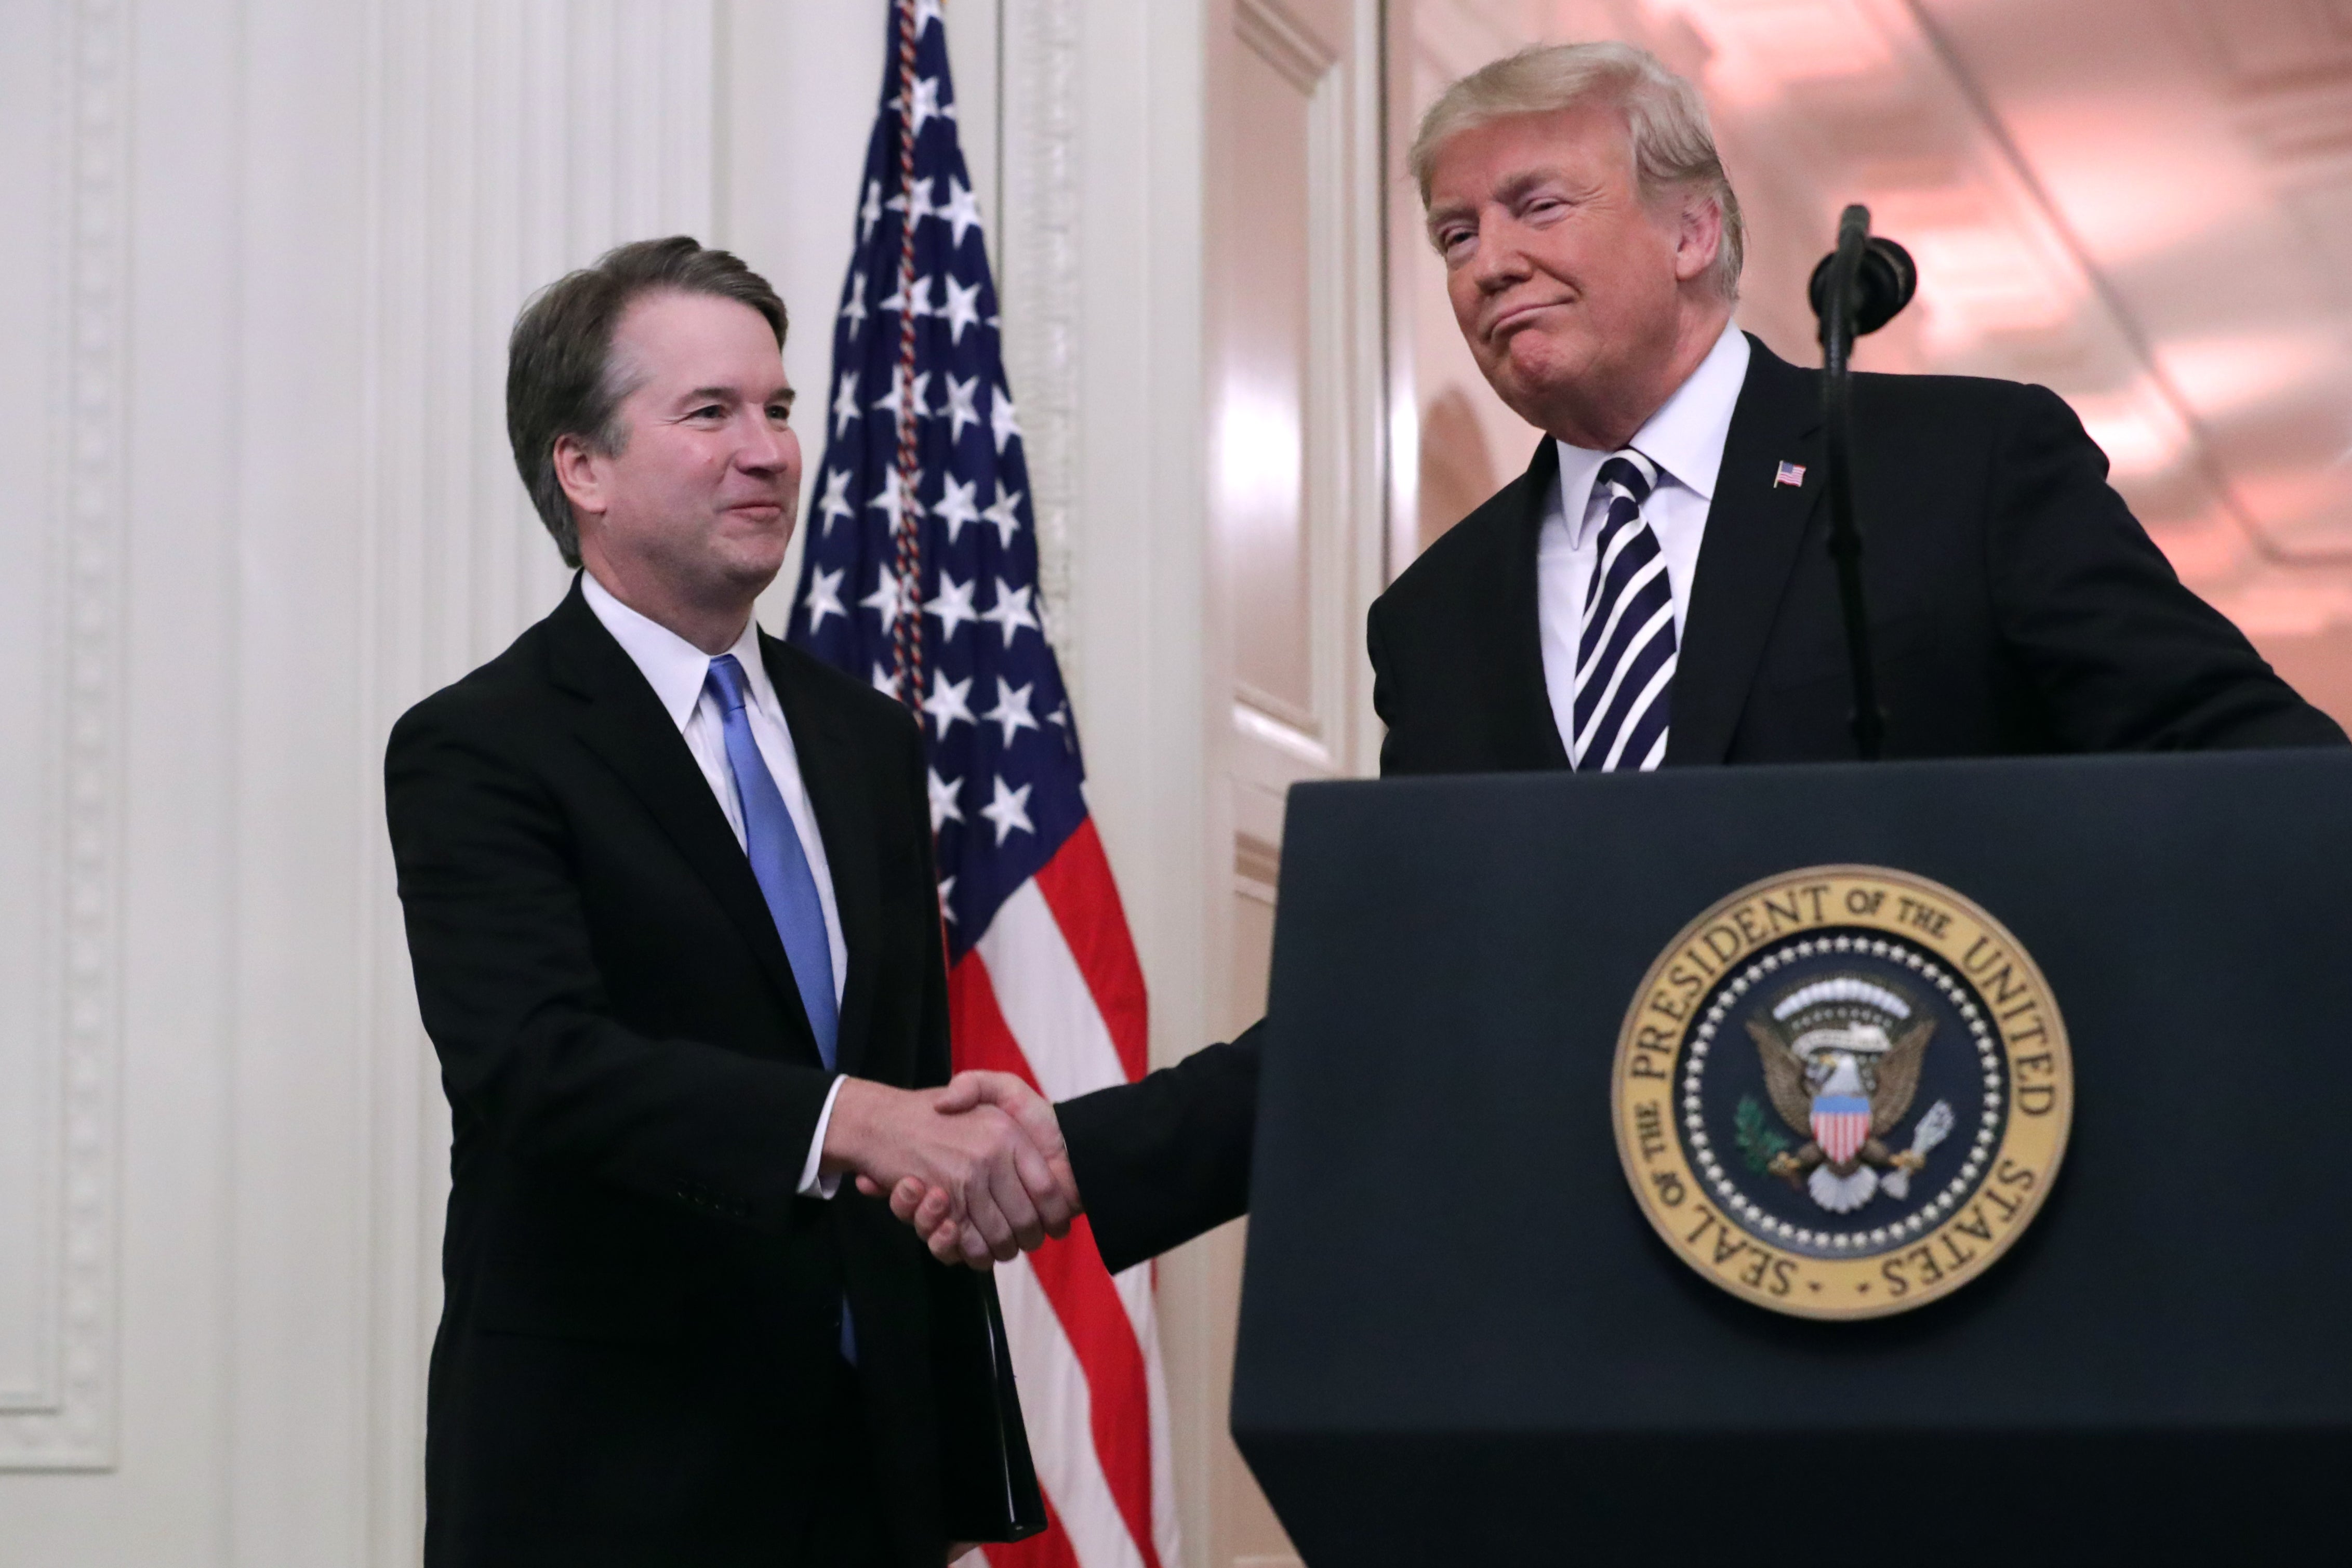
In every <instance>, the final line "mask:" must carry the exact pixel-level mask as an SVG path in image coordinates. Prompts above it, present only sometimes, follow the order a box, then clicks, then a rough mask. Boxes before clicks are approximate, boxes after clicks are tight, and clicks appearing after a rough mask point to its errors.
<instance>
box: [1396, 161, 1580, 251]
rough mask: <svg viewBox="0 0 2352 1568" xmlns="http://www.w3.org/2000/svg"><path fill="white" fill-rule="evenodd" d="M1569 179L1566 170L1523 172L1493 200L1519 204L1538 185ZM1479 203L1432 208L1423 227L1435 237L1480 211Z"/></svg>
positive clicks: (1499, 189)
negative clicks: (1520, 199) (1445, 225)
mask: <svg viewBox="0 0 2352 1568" xmlns="http://www.w3.org/2000/svg"><path fill="white" fill-rule="evenodd" d="M1567 179H1568V171H1567V170H1565V169H1549V168H1547V169H1528V170H1523V171H1522V172H1520V173H1518V174H1513V175H1511V176H1510V177H1509V178H1508V179H1507V180H1505V181H1504V182H1503V183H1502V184H1499V185H1497V186H1496V187H1495V191H1494V195H1493V198H1492V199H1494V200H1496V201H1499V202H1503V203H1506V204H1509V203H1513V202H1517V200H1519V198H1521V197H1522V196H1524V195H1527V194H1528V192H1529V191H1531V190H1533V189H1534V188H1535V187H1536V186H1538V185H1541V184H1548V183H1549V182H1551V181H1555V180H1558V181H1561V182H1563V183H1564V182H1566V181H1567ZM1478 205H1479V204H1478V203H1476V202H1475V201H1472V202H1451V203H1448V204H1447V205H1444V206H1441V207H1432V208H1431V209H1430V210H1429V216H1427V217H1425V218H1423V220H1422V224H1423V227H1425V228H1427V229H1428V230H1429V231H1430V233H1431V234H1432V235H1433V236H1434V235H1435V233H1436V231H1437V229H1438V228H1439V227H1440V226H1442V225H1444V224H1447V223H1451V222H1453V221H1454V220H1455V219H1457V218H1462V217H1466V216H1469V215H1470V214H1471V213H1473V212H1475V211H1476V210H1477V209H1478Z"/></svg>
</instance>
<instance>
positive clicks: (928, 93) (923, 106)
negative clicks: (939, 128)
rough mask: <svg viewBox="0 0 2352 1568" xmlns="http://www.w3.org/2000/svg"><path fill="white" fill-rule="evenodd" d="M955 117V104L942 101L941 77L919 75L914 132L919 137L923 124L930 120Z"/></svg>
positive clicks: (916, 84) (916, 81)
mask: <svg viewBox="0 0 2352 1568" xmlns="http://www.w3.org/2000/svg"><path fill="white" fill-rule="evenodd" d="M955 117H956V111H955V105H954V104H952V103H944V104H943V103H941V102H940V79H939V78H937V77H935V76H919V77H917V78H916V79H915V124H914V133H915V134H916V135H917V136H920V135H922V133H923V126H924V125H925V123H927V122H928V121H933V120H953V119H954V118H955Z"/></svg>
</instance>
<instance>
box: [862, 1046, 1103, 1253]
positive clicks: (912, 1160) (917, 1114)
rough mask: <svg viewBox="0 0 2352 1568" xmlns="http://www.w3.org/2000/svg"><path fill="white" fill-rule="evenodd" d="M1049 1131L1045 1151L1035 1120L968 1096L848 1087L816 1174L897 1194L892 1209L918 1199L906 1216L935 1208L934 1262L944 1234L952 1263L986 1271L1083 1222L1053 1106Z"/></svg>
mask: <svg viewBox="0 0 2352 1568" xmlns="http://www.w3.org/2000/svg"><path fill="white" fill-rule="evenodd" d="M966 1076H967V1077H971V1076H976V1075H966ZM987 1076H991V1077H997V1076H1003V1075H987ZM959 1081H961V1080H959ZM1012 1081H1013V1083H1015V1084H1016V1085H1019V1084H1020V1080H1019V1079H1013V1080H1012ZM1020 1087H1021V1088H1022V1089H1023V1090H1024V1092H1026V1088H1027V1086H1025V1085H1020ZM1031 1098H1033V1099H1034V1098H1035V1097H1034V1095H1033V1096H1031ZM1038 1103H1039V1104H1041V1105H1042V1104H1043V1103H1044V1102H1043V1101H1042V1100H1040V1101H1039V1102H1038ZM1045 1129H1046V1131H1045V1132H1044V1134H1043V1140H1044V1144H1045V1146H1043V1147H1041V1144H1040V1141H1039V1134H1038V1131H1037V1126H1036V1123H1035V1121H1034V1117H1033V1118H1031V1119H1029V1120H1028V1121H1020V1120H1016V1118H1015V1116H1014V1115H1013V1114H1009V1113H1008V1112H1007V1111H1005V1110H1002V1109H1000V1108H998V1107H997V1106H996V1105H994V1104H992V1103H987V1104H984V1103H982V1098H981V1097H979V1096H975V1095H974V1094H973V1092H972V1091H971V1089H969V1088H965V1089H957V1088H955V1087H953V1086H951V1087H950V1088H948V1089H893V1088H891V1087H889V1086H888V1085H887V1084H879V1083H873V1082H870V1081H868V1080H866V1079H845V1081H844V1082H843V1084H842V1086H841V1092H840V1093H839V1094H838V1095H837V1096H835V1100H834V1102H833V1117H832V1120H831V1121H829V1122H827V1123H826V1126H825V1134H824V1149H823V1151H822V1152H821V1153H820V1155H819V1162H820V1163H819V1169H821V1170H823V1171H825V1172H827V1173H850V1172H854V1173H856V1177H857V1185H858V1188H859V1190H860V1191H862V1192H866V1193H868V1194H880V1193H883V1192H890V1193H892V1194H893V1195H894V1201H893V1205H892V1206H893V1208H894V1210H895V1209H896V1208H897V1207H898V1205H897V1202H896V1194H897V1192H898V1190H899V1189H901V1188H908V1189H910V1190H914V1191H919V1192H920V1193H921V1194H924V1197H923V1198H919V1199H916V1200H914V1201H912V1202H910V1203H909V1204H908V1214H907V1215H901V1216H900V1217H902V1218H905V1217H908V1216H909V1215H912V1213H913V1212H914V1210H915V1209H916V1208H917V1207H919V1205H921V1204H922V1203H923V1202H924V1201H925V1200H926V1199H928V1200H929V1201H930V1202H931V1203H932V1205H933V1212H934V1213H936V1214H937V1215H939V1216H940V1218H939V1220H938V1221H937V1222H936V1223H935V1224H934V1225H933V1226H931V1227H930V1228H929V1229H927V1230H925V1231H924V1232H923V1235H924V1237H925V1238H926V1240H927V1241H929V1243H930V1245H931V1250H932V1251H933V1253H934V1254H940V1250H941V1249H940V1242H939V1240H938V1239H935V1233H936V1232H939V1231H941V1230H945V1231H946V1232H947V1233H948V1237H949V1239H950V1252H949V1253H948V1254H947V1255H945V1260H946V1261H951V1262H961V1263H968V1264H970V1265H971V1267H973V1268H987V1267H988V1266H989V1265H990V1263H991V1262H992V1261H999V1260H1003V1259H1005V1258H1011V1257H1013V1255H1014V1254H1015V1253H1017V1252H1021V1251H1024V1250H1034V1249H1035V1248H1036V1247H1041V1246H1043V1245H1044V1244H1045V1238H1046V1237H1049V1236H1054V1237H1058V1236H1062V1235H1064V1234H1066V1232H1067V1231H1068V1230H1069V1228H1070V1221H1071V1220H1072V1219H1073V1218H1074V1217H1076V1215H1077V1212H1078V1200H1077V1183H1076V1179H1075V1178H1073V1177H1072V1175H1071V1174H1070V1167H1069V1161H1068V1158H1067V1156H1066V1154H1065V1153H1064V1152H1063V1149H1062V1141H1061V1134H1060V1130H1059V1128H1058V1126H1055V1125H1054V1124H1053V1119H1052V1109H1051V1108H1050V1107H1047V1108H1046V1111H1045Z"/></svg>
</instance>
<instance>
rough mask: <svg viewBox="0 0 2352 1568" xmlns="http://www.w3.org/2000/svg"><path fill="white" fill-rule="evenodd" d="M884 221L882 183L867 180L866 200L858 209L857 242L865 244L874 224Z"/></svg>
mask: <svg viewBox="0 0 2352 1568" xmlns="http://www.w3.org/2000/svg"><path fill="white" fill-rule="evenodd" d="M881 221H882V183H881V182H880V181H879V180H868V181H866V200H865V201H864V203H862V204H861V205H859V206H858V209H857V243H858V244H860V245H863V244H865V243H866V238H867V237H869V236H870V235H872V234H873V232H874V226H875V225H876V224H877V223H880V222H881Z"/></svg>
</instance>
